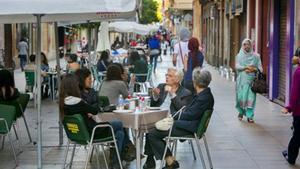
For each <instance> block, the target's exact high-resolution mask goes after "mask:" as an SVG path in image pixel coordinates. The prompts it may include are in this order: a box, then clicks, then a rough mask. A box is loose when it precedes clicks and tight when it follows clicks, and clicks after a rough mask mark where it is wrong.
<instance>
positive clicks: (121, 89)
mask: <svg viewBox="0 0 300 169" xmlns="http://www.w3.org/2000/svg"><path fill="white" fill-rule="evenodd" d="M128 94H129V93H128V88H127V86H126V84H125V83H124V77H123V78H122V70H121V68H120V66H118V65H116V64H111V65H109V66H108V68H107V72H106V78H105V80H104V81H103V82H102V84H101V86H100V89H99V92H98V95H99V96H107V97H108V99H109V102H110V103H111V104H115V105H116V104H118V98H119V96H120V95H122V96H123V98H127V97H128Z"/></svg>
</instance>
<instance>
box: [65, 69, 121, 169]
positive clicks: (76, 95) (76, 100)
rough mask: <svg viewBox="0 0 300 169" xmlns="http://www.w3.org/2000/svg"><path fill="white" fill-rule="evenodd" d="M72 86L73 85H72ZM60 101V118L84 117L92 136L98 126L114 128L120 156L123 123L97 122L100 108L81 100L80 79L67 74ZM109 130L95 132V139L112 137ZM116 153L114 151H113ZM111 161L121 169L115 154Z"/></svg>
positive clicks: (101, 129)
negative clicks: (96, 118) (77, 115)
mask: <svg viewBox="0 0 300 169" xmlns="http://www.w3.org/2000/svg"><path fill="white" fill-rule="evenodd" d="M70 84H72V85H70ZM59 94H60V96H59V97H60V99H59V109H60V111H59V112H60V116H61V118H62V119H63V118H64V116H65V115H74V114H80V115H82V117H83V119H84V122H85V124H86V126H87V129H88V131H89V133H90V134H92V131H93V128H94V127H95V126H96V125H98V124H110V125H111V126H112V127H113V130H114V133H115V137H116V139H117V146H118V150H119V152H120V154H121V153H122V150H123V147H124V131H123V124H122V122H121V121H109V122H96V121H95V120H94V119H95V115H97V114H98V108H95V107H93V106H91V105H90V104H88V103H87V102H85V101H84V100H83V99H81V98H80V89H79V82H78V78H77V77H76V75H74V74H66V75H65V76H64V77H63V79H62V82H61V85H60V93H59ZM110 135H111V134H110V130H109V128H100V129H97V130H96V131H95V139H100V138H104V137H108V136H110ZM113 152H114V151H113ZM112 158H113V159H112V161H110V163H111V165H112V167H113V168H114V169H115V168H119V163H118V162H117V156H116V154H114V155H113V156H112Z"/></svg>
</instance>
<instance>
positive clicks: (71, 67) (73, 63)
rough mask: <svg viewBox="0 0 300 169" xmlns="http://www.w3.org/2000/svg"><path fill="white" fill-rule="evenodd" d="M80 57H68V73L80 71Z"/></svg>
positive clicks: (73, 55) (72, 55)
mask: <svg viewBox="0 0 300 169" xmlns="http://www.w3.org/2000/svg"><path fill="white" fill-rule="evenodd" d="M77 58H78V56H77V55H76V54H70V55H69V56H68V57H67V62H68V64H67V72H68V73H74V72H76V70H78V69H80V65H79V63H78V62H77Z"/></svg>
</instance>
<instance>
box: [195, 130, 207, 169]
mask: <svg viewBox="0 0 300 169" xmlns="http://www.w3.org/2000/svg"><path fill="white" fill-rule="evenodd" d="M195 139H196V144H197V148H198V151H199V155H200V159H201V163H202V167H203V169H206V165H205V161H204V157H203V154H202V151H201V146H200V141H199V139H198V137H197V135H195Z"/></svg>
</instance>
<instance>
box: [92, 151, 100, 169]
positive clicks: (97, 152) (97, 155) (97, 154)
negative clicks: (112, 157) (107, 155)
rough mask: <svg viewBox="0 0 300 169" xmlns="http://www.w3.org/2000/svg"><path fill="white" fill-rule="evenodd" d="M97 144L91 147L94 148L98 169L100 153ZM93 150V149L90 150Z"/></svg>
mask: <svg viewBox="0 0 300 169" xmlns="http://www.w3.org/2000/svg"><path fill="white" fill-rule="evenodd" d="M98 146H99V145H95V146H94V147H93V149H94V148H95V149H96V157H97V167H98V169H99V167H100V161H99V154H100V151H99V147H98ZM92 151H93V150H92Z"/></svg>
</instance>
